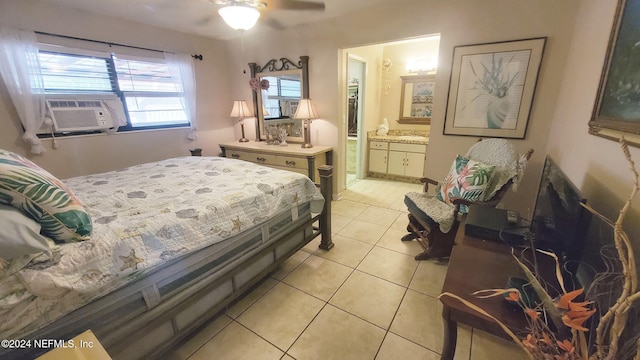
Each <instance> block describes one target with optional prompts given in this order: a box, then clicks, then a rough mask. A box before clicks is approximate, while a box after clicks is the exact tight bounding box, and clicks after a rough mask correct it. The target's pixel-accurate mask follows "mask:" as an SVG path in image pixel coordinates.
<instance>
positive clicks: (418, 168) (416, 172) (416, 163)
mask: <svg viewBox="0 0 640 360" xmlns="http://www.w3.org/2000/svg"><path fill="white" fill-rule="evenodd" d="M424 160H425V154H421V153H407V154H406V157H405V166H406V167H405V172H404V175H405V176H411V177H419V178H421V177H422V176H423V173H424Z"/></svg>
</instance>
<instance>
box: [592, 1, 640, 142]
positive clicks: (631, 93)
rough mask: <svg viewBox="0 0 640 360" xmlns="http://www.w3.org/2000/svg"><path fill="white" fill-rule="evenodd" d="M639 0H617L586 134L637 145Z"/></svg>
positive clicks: (639, 115) (639, 119)
mask: <svg viewBox="0 0 640 360" xmlns="http://www.w3.org/2000/svg"><path fill="white" fill-rule="evenodd" d="M639 40H640V0H620V1H619V2H618V7H617V10H616V16H615V20H614V23H613V29H612V30H611V36H610V39H609V46H608V49H607V57H606V58H605V62H604V68H603V71H602V75H601V77H600V86H599V87H598V96H597V98H596V103H595V106H594V110H593V115H592V117H591V121H590V122H589V133H591V134H594V135H598V136H602V137H605V138H609V139H612V140H618V139H620V137H621V136H622V135H625V139H626V140H627V142H628V143H629V144H630V145H633V146H637V147H640V41H639Z"/></svg>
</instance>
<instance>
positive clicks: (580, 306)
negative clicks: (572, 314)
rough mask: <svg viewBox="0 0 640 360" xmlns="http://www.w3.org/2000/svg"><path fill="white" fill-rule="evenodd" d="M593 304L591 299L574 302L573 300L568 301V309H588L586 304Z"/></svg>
mask: <svg viewBox="0 0 640 360" xmlns="http://www.w3.org/2000/svg"><path fill="white" fill-rule="evenodd" d="M591 304H593V301H585V302H579V303H574V302H570V303H569V310H571V311H589V309H587V308H586V306H587V305H591Z"/></svg>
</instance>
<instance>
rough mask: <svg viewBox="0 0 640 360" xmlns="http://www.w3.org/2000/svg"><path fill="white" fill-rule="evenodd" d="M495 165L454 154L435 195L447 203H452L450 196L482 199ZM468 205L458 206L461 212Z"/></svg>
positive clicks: (465, 211) (466, 208)
mask: <svg viewBox="0 0 640 360" xmlns="http://www.w3.org/2000/svg"><path fill="white" fill-rule="evenodd" d="M494 170H495V166H493V165H486V164H484V163H481V162H479V161H475V160H471V159H468V158H466V157H463V156H460V155H458V156H456V159H455V160H454V161H453V164H452V165H451V169H450V170H449V174H448V175H447V177H445V179H444V181H443V182H442V183H440V184H439V185H438V187H437V189H436V197H437V198H438V199H439V200H440V201H442V202H445V203H447V204H452V201H451V197H454V196H455V197H460V198H463V199H466V200H471V201H478V200H483V199H484V192H485V190H486V189H487V186H488V185H489V184H490V183H491V178H492V176H493V173H494ZM468 211H469V209H468V207H467V206H465V205H461V206H460V212H461V213H467V212H468Z"/></svg>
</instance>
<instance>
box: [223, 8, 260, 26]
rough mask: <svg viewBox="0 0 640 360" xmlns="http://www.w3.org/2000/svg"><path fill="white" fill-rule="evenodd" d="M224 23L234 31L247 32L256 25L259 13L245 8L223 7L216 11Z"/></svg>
mask: <svg viewBox="0 0 640 360" xmlns="http://www.w3.org/2000/svg"><path fill="white" fill-rule="evenodd" d="M218 14H220V16H222V19H223V20H224V22H226V23H227V25H229V26H231V27H232V28H234V29H235V30H249V29H251V28H252V27H253V25H255V24H256V21H258V18H259V17H260V12H259V11H258V10H256V9H254V8H250V7H247V6H225V7H223V8H220V10H218Z"/></svg>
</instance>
